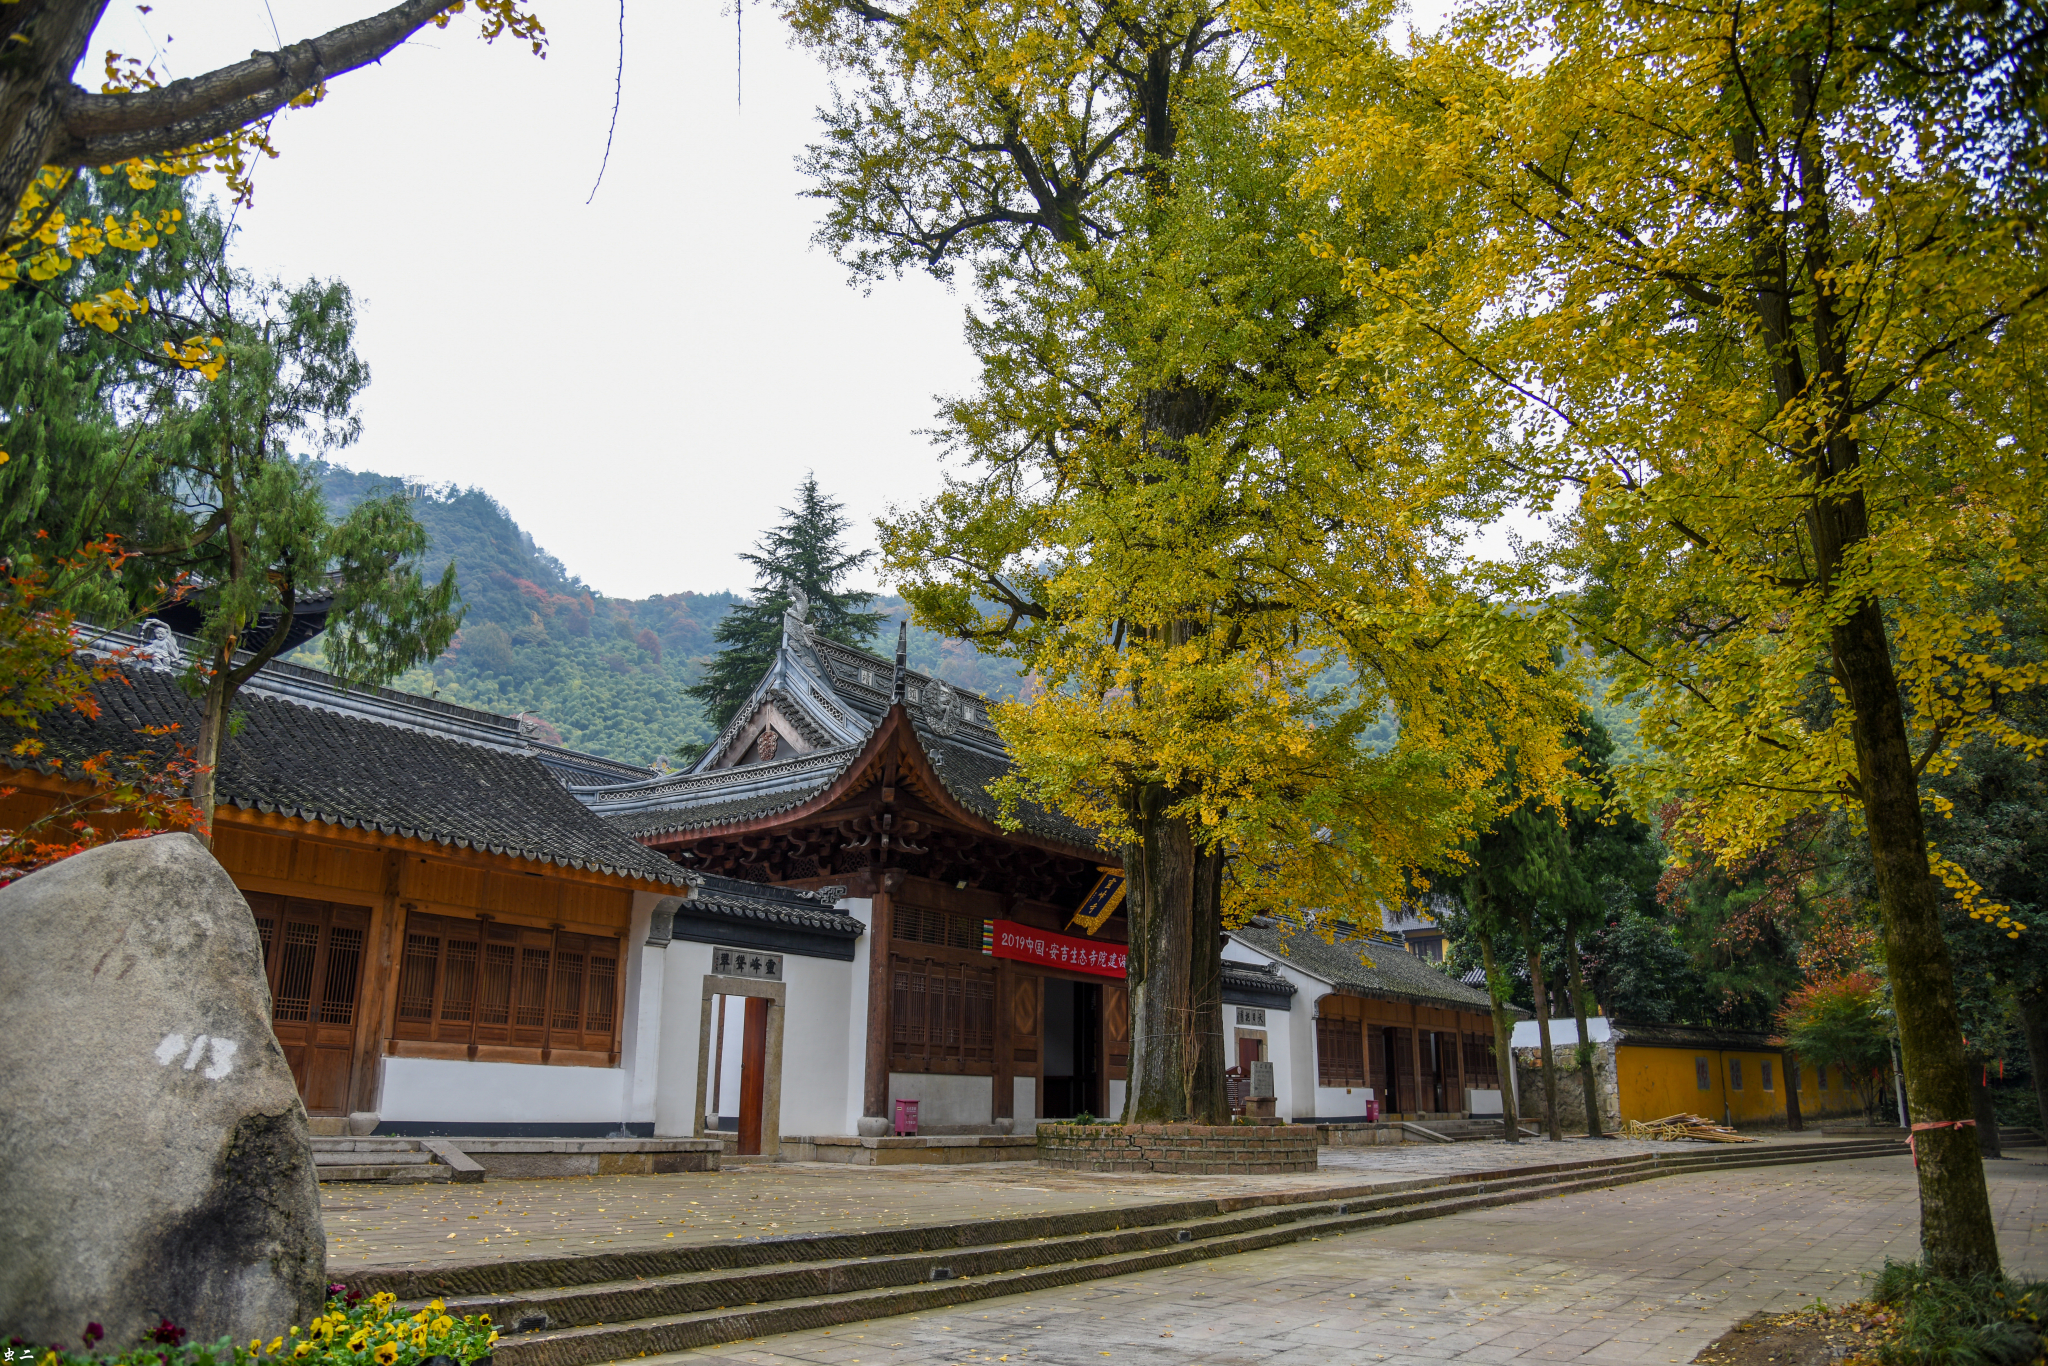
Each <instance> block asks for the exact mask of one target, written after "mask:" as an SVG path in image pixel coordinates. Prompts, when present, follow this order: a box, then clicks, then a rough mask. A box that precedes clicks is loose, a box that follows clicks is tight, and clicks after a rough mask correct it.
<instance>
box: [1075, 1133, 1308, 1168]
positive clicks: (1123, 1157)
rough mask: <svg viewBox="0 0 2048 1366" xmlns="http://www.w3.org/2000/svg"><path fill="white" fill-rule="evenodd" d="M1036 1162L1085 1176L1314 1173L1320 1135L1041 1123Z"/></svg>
mask: <svg viewBox="0 0 2048 1366" xmlns="http://www.w3.org/2000/svg"><path fill="white" fill-rule="evenodd" d="M1038 1160H1039V1161H1040V1162H1043V1163H1045V1165H1047V1166H1048V1167H1064V1168H1067V1169H1069V1170H1072V1171H1084V1172H1171V1173H1175V1174H1178V1175H1183V1176H1266V1175H1274V1174H1278V1173H1282V1172H1312V1171H1314V1170H1315V1169H1316V1131H1315V1129H1314V1128H1313V1127H1312V1126H1310V1125H1306V1124H1262V1125H1251V1124H1231V1125H1207V1124H1133V1125H1128V1126H1126V1125H1122V1124H1041V1125H1039V1126H1038Z"/></svg>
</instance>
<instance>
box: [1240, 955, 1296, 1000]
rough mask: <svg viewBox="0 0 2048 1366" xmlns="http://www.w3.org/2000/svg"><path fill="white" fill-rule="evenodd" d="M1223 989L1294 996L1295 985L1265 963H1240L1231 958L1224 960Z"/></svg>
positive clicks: (1265, 994) (1264, 994) (1267, 994)
mask: <svg viewBox="0 0 2048 1366" xmlns="http://www.w3.org/2000/svg"><path fill="white" fill-rule="evenodd" d="M1223 989H1224V990H1225V991H1233V990H1234V991H1253V992H1257V993H1259V994H1260V995H1262V996H1292V995H1294V983H1292V982H1290V981H1288V980H1287V979H1286V978H1285V977H1282V976H1281V975H1280V972H1279V970H1278V969H1277V968H1273V967H1270V966H1268V965H1267V964H1265V963H1240V962H1237V961H1235V960H1234V959H1229V958H1226V959H1224V960H1223Z"/></svg>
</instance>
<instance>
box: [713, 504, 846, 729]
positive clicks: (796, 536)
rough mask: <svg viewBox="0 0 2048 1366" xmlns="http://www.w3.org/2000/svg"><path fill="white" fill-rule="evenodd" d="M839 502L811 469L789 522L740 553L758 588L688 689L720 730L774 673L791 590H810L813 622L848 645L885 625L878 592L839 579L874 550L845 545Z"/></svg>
mask: <svg viewBox="0 0 2048 1366" xmlns="http://www.w3.org/2000/svg"><path fill="white" fill-rule="evenodd" d="M840 508H841V504H840V503H838V502H837V501H836V500H834V499H832V498H829V497H827V496H826V495H825V494H823V493H821V492H820V491H819V490H818V478H817V476H816V475H814V474H806V475H805V476H804V481H803V483H801V484H799V485H797V490H796V506H795V507H789V508H784V509H782V517H783V520H782V522H781V523H780V524H779V525H777V526H774V527H772V528H770V529H769V530H767V531H765V532H763V533H762V535H761V539H760V540H759V541H758V542H756V543H755V548H754V551H753V553H751V554H747V555H742V556H741V557H740V558H741V559H743V560H745V561H746V562H747V563H748V564H751V565H752V566H754V576H755V580H756V583H757V586H756V588H755V590H754V595H753V597H752V598H750V599H748V600H747V601H745V602H741V603H738V604H736V605H735V606H734V607H733V608H732V610H731V611H729V612H728V613H726V615H725V617H724V618H723V619H722V620H721V621H720V622H719V623H718V626H717V629H716V630H715V631H714V632H713V637H714V638H715V639H716V640H717V642H718V646H719V649H718V653H717V654H716V655H715V656H713V657H712V659H711V660H710V661H709V662H708V663H706V665H705V666H704V670H703V675H702V677H701V679H700V680H699V681H698V682H697V683H695V684H693V685H692V686H691V687H690V688H689V694H690V696H691V697H693V698H695V699H696V700H697V702H698V703H699V704H700V705H701V706H702V707H703V708H704V715H705V719H706V720H707V721H708V722H709V724H710V726H711V728H712V729H713V730H714V731H717V730H722V729H724V727H725V723H726V722H728V721H730V720H731V719H732V717H733V713H734V712H736V711H738V710H739V709H740V707H741V705H742V704H743V703H745V702H746V700H747V696H748V694H750V693H751V692H752V691H753V690H754V685H755V684H757V683H759V682H760V681H761V675H763V674H765V673H767V672H768V666H769V664H770V663H772V662H773V661H774V659H775V651H776V650H777V648H779V647H780V645H781V643H782V614H783V613H784V612H786V611H787V610H789V608H790V607H791V606H792V605H793V603H794V601H795V599H794V598H793V597H792V596H791V590H792V589H794V590H796V591H799V592H801V593H802V594H803V595H804V597H805V599H806V601H807V603H808V605H809V612H810V616H809V621H810V623H811V625H812V627H813V628H815V629H816V630H817V632H818V633H819V634H820V635H823V636H825V637H827V638H829V639H831V640H836V641H839V642H840V643H841V644H845V645H853V646H857V647H858V646H865V645H866V644H867V643H868V642H869V640H870V639H871V638H872V637H873V635H874V632H875V628H876V627H877V626H879V625H880V624H881V622H882V620H883V617H882V614H881V613H879V612H869V611H863V610H862V609H863V608H865V607H867V605H868V604H869V603H871V602H873V601H874V597H875V595H874V594H873V593H863V592H857V591H853V590H848V589H842V588H841V587H840V586H839V585H840V583H841V582H842V581H843V580H844V579H845V578H846V576H847V575H848V574H851V573H852V572H853V571H854V570H856V569H858V568H860V567H861V566H862V565H864V564H866V563H867V562H868V561H869V560H870V559H872V558H874V553H875V552H874V551H872V550H862V551H857V552H856V551H849V550H847V549H846V546H845V537H846V529H847V525H848V523H847V519H846V518H845V517H844V516H842V515H841V513H840Z"/></svg>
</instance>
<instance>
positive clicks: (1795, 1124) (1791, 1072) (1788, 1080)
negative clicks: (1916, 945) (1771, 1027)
mask: <svg viewBox="0 0 2048 1366" xmlns="http://www.w3.org/2000/svg"><path fill="white" fill-rule="evenodd" d="M1778 1065H1779V1066H1780V1067H1783V1068H1784V1069H1785V1131H1786V1132H1787V1133H1794V1134H1796V1133H1798V1132H1800V1131H1801V1130H1803V1129H1804V1128H1805V1127H1806V1121H1805V1119H1804V1117H1803V1116H1801V1114H1800V1113H1799V1080H1800V1078H1799V1059H1798V1058H1797V1057H1796V1056H1794V1055H1793V1054H1791V1053H1780V1054H1779V1055H1778Z"/></svg>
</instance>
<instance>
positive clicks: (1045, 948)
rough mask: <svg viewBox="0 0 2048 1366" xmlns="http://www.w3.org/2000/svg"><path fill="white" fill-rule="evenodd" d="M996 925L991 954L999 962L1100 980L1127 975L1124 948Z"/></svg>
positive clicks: (1014, 925)
mask: <svg viewBox="0 0 2048 1366" xmlns="http://www.w3.org/2000/svg"><path fill="white" fill-rule="evenodd" d="M993 924H994V929H995V937H994V941H993V942H992V943H991V945H990V946H989V952H990V953H992V954H994V955H995V956H996V957H998V958H1015V959H1017V960H1018V961H1020V962H1025V963H1038V964H1042V965H1043V966H1045V967H1048V968H1063V969H1065V970H1066V971H1068V972H1092V973H1094V974H1095V975H1096V976H1098V977H1121V976H1123V975H1124V954H1125V952H1126V950H1125V948H1124V946H1123V945H1122V944H1105V943H1102V942H1101V941H1099V940H1095V939H1079V938H1076V937H1075V936H1073V935H1071V934H1054V933H1053V932H1052V931H1051V930H1034V929H1032V928H1031V927H1030V926H1029V925H1019V924H1018V923H1017V922H1016V921H1014V920H998V921H995V922H993Z"/></svg>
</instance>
